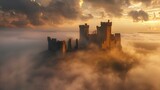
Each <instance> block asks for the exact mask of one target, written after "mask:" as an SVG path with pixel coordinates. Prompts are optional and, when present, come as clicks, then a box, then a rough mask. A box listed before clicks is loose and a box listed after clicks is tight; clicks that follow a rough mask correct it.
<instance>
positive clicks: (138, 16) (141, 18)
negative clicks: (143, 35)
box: [128, 10, 149, 22]
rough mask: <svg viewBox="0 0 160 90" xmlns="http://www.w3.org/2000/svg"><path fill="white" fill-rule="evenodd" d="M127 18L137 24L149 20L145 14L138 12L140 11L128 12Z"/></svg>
mask: <svg viewBox="0 0 160 90" xmlns="http://www.w3.org/2000/svg"><path fill="white" fill-rule="evenodd" d="M128 15H129V16H131V17H132V18H133V21H135V22H138V21H148V20H149V15H148V13H147V12H145V11H143V10H140V11H130V12H129V14H128Z"/></svg>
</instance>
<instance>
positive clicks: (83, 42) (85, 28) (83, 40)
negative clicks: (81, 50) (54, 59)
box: [79, 23, 89, 47]
mask: <svg viewBox="0 0 160 90" xmlns="http://www.w3.org/2000/svg"><path fill="white" fill-rule="evenodd" d="M79 29H80V46H82V47H86V46H87V45H88V34H89V25H87V23H86V24H85V25H79Z"/></svg>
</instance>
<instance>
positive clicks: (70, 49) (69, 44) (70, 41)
mask: <svg viewBox="0 0 160 90" xmlns="http://www.w3.org/2000/svg"><path fill="white" fill-rule="evenodd" d="M68 51H69V52H70V51H72V39H69V40H68Z"/></svg>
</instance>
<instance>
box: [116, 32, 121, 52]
mask: <svg viewBox="0 0 160 90" xmlns="http://www.w3.org/2000/svg"><path fill="white" fill-rule="evenodd" d="M115 41H116V44H115V45H116V47H117V48H119V49H121V48H122V45H121V34H120V33H115Z"/></svg>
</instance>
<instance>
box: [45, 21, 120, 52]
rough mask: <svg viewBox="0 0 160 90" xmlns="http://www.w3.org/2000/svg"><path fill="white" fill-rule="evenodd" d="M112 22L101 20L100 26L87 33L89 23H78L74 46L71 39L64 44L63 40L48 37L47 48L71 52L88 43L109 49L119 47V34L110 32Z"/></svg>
mask: <svg viewBox="0 0 160 90" xmlns="http://www.w3.org/2000/svg"><path fill="white" fill-rule="evenodd" d="M111 27H112V22H110V21H109V20H108V22H101V26H97V30H96V31H95V32H93V33H92V34H89V25H87V24H85V25H79V28H80V30H79V34H80V38H79V42H78V39H76V41H75V46H74V48H73V47H72V40H71V39H69V40H68V45H67V46H66V42H65V41H57V40H56V39H51V38H50V37H48V50H49V51H53V52H61V53H65V52H71V51H75V50H77V49H84V48H87V47H88V46H89V45H90V44H95V45H97V46H99V48H100V49H103V50H109V49H112V48H118V49H121V47H122V46H121V34H120V33H115V34H112V33H111Z"/></svg>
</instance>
